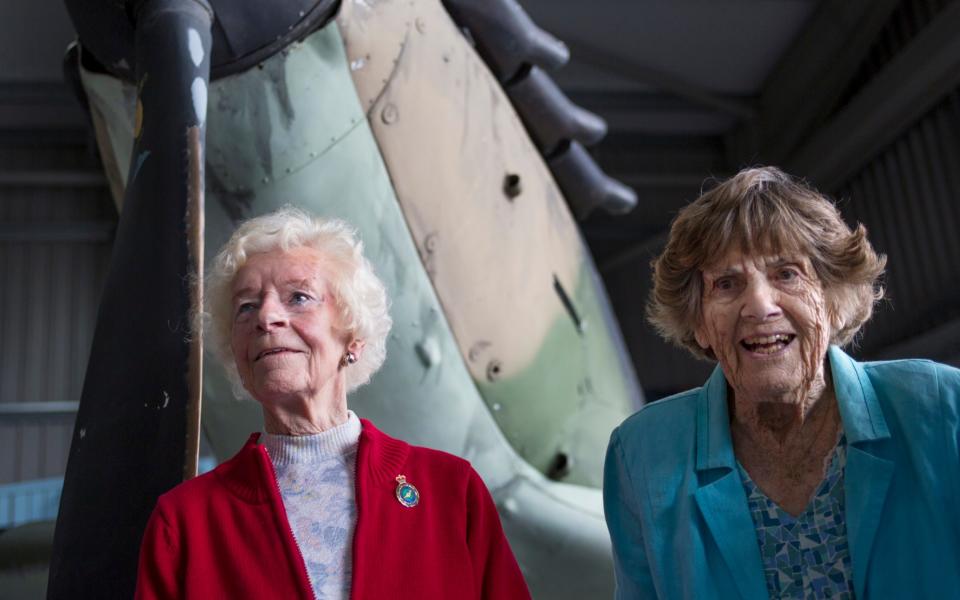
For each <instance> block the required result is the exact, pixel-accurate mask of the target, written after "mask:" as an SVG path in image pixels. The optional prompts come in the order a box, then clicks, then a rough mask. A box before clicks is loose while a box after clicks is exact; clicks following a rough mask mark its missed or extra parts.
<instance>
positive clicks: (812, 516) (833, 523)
mask: <svg viewBox="0 0 960 600" xmlns="http://www.w3.org/2000/svg"><path fill="white" fill-rule="evenodd" d="M846 459H847V442H846V438H845V437H844V436H841V437H840V441H839V443H838V444H837V447H836V448H835V449H834V451H833V456H832V458H831V459H830V466H829V467H828V468H827V476H826V477H825V478H824V480H823V482H822V483H821V484H820V487H819V488H817V492H816V494H815V495H814V497H813V499H812V500H811V501H810V504H808V505H807V508H806V510H805V511H804V512H803V514H801V515H799V516H797V517H794V516H793V515H791V514H790V513H788V512H785V511H784V510H783V509H782V508H780V507H779V506H778V505H777V504H776V503H775V502H774V501H773V500H771V499H770V498H767V496H766V494H764V493H763V492H762V491H761V490H760V488H758V487H757V486H756V484H755V483H754V482H753V480H752V479H750V476H749V475H748V474H747V471H746V469H744V468H743V465H741V464H740V463H739V462H738V463H737V467H738V468H739V470H740V478H741V480H742V481H743V487H744V489H745V490H746V492H747V504H748V505H749V507H750V515H751V516H752V517H753V525H754V527H755V528H756V531H757V541H758V542H759V544H760V557H761V558H762V560H763V567H764V575H765V577H766V580H767V591H768V592H769V593H770V597H771V598H790V599H793V598H799V599H810V598H816V599H819V598H844V599H847V598H850V599H852V598H853V597H854V594H853V572H852V570H851V563H850V546H849V544H847V525H846V511H845V509H844V495H843V473H844V467H845V466H846Z"/></svg>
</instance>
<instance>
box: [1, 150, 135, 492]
mask: <svg viewBox="0 0 960 600" xmlns="http://www.w3.org/2000/svg"><path fill="white" fill-rule="evenodd" d="M18 137H19V138H20V139H19V140H15V141H14V142H12V143H11V142H9V141H6V142H5V143H3V144H2V145H0V165H2V167H0V168H2V169H3V170H2V171H0V484H3V483H9V482H16V481H25V480H34V479H42V478H48V477H56V476H62V474H63V472H64V469H65V467H66V458H67V453H68V451H69V446H70V439H71V436H72V433H73V420H74V414H73V413H74V412H75V410H73V409H72V406H71V405H70V404H69V403H76V402H78V401H79V400H80V391H81V386H82V384H83V376H84V370H85V368H86V364H87V356H88V354H89V350H90V343H91V341H92V336H93V327H94V322H95V318H96V312H97V305H98V298H99V292H100V289H101V287H102V282H103V277H104V275H105V272H106V267H107V264H108V261H109V255H110V242H111V240H112V237H113V227H114V226H115V223H116V218H117V217H116V210H115V209H114V207H113V204H112V201H111V199H110V196H109V192H108V190H107V188H106V185H105V183H104V181H103V177H102V176H101V175H99V173H98V172H97V171H95V170H94V169H95V168H96V161H95V160H92V159H91V157H90V156H89V155H88V154H87V151H86V150H85V147H84V145H83V143H82V142H83V140H82V139H81V140H79V142H80V143H76V142H77V141H78V140H74V142H75V143H73V144H70V143H68V144H64V143H63V139H62V138H61V139H60V140H59V142H56V143H52V144H49V145H47V144H43V143H40V142H38V141H37V140H36V139H34V140H33V141H32V142H31V143H23V138H24V137H25V136H23V135H21V136H18ZM68 137H69V136H68ZM64 403H67V404H64Z"/></svg>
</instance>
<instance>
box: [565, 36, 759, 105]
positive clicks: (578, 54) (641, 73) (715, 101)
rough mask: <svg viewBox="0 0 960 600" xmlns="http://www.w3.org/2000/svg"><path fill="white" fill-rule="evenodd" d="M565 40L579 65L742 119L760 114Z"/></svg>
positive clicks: (589, 45) (590, 46)
mask: <svg viewBox="0 0 960 600" xmlns="http://www.w3.org/2000/svg"><path fill="white" fill-rule="evenodd" d="M565 37H566V39H565V40H564V42H566V44H567V45H568V46H569V47H570V55H571V57H573V59H574V60H576V61H578V62H584V63H587V64H590V65H593V66H594V67H598V68H600V69H603V70H604V71H607V72H609V73H612V74H614V75H618V76H620V77H623V78H625V79H628V80H631V81H635V82H637V83H641V84H643V85H647V86H650V87H652V88H654V89H657V90H660V91H662V92H668V93H670V94H672V95H674V96H677V97H678V98H683V99H685V100H689V101H690V102H692V103H695V104H697V105H699V106H703V107H707V108H710V109H713V110H715V111H719V112H722V113H726V114H730V115H733V116H735V117H737V118H740V119H751V118H753V117H754V116H755V114H756V113H755V111H754V109H753V106H752V105H751V104H750V103H748V102H744V101H743V100H740V99H737V98H730V97H727V96H723V95H720V94H716V93H714V92H712V91H710V90H707V89H705V88H703V87H701V86H699V85H697V84H694V83H690V82H689V81H684V80H683V79H682V78H680V77H677V76H676V75H671V74H670V73H667V72H665V71H661V70H659V69H656V68H654V67H650V66H647V65H644V64H642V63H639V62H637V61H634V60H630V59H628V58H624V57H623V56H620V55H617V54H614V53H613V52H610V51H607V50H604V49H603V48H600V47H599V46H597V45H595V44H592V43H589V42H586V41H583V40H578V39H572V38H570V37H569V36H565Z"/></svg>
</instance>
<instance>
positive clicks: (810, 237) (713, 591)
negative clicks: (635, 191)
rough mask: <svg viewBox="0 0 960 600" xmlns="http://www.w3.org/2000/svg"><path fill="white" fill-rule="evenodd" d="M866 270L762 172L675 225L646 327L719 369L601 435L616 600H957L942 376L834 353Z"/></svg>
mask: <svg viewBox="0 0 960 600" xmlns="http://www.w3.org/2000/svg"><path fill="white" fill-rule="evenodd" d="M884 263H885V258H884V257H883V256H878V255H877V254H876V253H875V252H874V251H873V249H872V248H871V246H870V243H869V242H868V241H867V239H866V231H865V230H864V228H863V226H862V225H860V226H858V227H857V228H856V229H854V230H851V229H850V228H849V227H847V225H846V224H845V223H844V222H843V220H842V219H841V217H840V215H839V213H838V211H837V210H836V208H835V207H834V206H833V204H831V203H830V202H829V201H828V200H827V199H825V198H824V197H823V196H821V195H820V194H818V193H816V192H815V191H813V190H812V189H810V188H809V187H807V186H806V185H804V184H802V183H800V182H797V181H795V180H793V179H791V178H790V177H789V176H787V175H785V174H784V173H782V172H781V171H778V170H777V169H773V168H761V169H750V170H746V171H743V172H741V173H739V174H738V175H736V176H735V177H733V178H731V179H730V180H728V181H726V182H724V183H722V184H720V185H718V186H717V187H715V188H714V189H712V190H711V191H709V192H707V193H705V194H704V195H702V196H701V197H700V198H699V199H698V200H696V201H695V202H694V203H693V204H691V205H690V206H688V207H686V208H685V209H684V210H683V211H681V212H680V214H679V215H678V216H677V218H676V220H675V221H674V223H673V225H672V228H671V231H670V239H669V241H668V243H667V246H666V249H665V250H664V252H663V254H662V255H661V256H660V257H659V258H658V259H657V260H655V261H654V291H653V295H652V299H651V301H650V304H649V306H648V314H649V316H650V319H651V321H652V322H653V324H654V325H655V326H656V327H657V328H658V330H659V331H660V332H661V333H662V334H663V335H664V336H665V337H666V338H667V339H669V340H671V341H673V342H675V343H677V344H679V345H681V346H683V347H685V348H687V349H689V350H690V351H691V352H693V354H695V355H696V356H698V357H701V358H706V359H710V360H716V361H718V363H719V365H718V367H717V368H716V369H715V370H714V372H713V375H711V376H710V378H709V379H708V380H707V382H706V384H705V385H704V386H703V387H702V388H698V389H695V390H691V391H689V392H685V393H682V394H678V395H676V396H672V397H670V398H666V399H664V400H661V401H659V402H655V403H653V404H650V405H648V406H646V407H645V408H644V409H643V410H641V411H640V412H638V413H637V414H635V415H633V416H632V417H630V418H629V419H627V420H626V421H625V422H624V423H623V424H622V425H621V426H620V427H619V428H617V429H616V430H615V431H614V432H613V436H612V437H611V440H610V447H609V449H608V453H607V461H606V467H605V478H604V505H605V509H606V518H607V524H608V527H609V529H610V536H611V538H612V540H613V551H614V562H615V570H616V577H617V598H670V599H674V598H697V599H698V600H699V599H705V598H723V599H728V598H747V599H754V598H756V599H760V598H768V597H769V598H861V599H862V598H946V597H958V594H960V452H958V445H960V371H958V370H957V369H954V368H951V367H948V366H945V365H940V364H936V363H933V362H929V361H921V360H902V361H893V362H878V363H859V362H857V361H855V360H853V359H851V358H850V357H849V356H847V355H846V354H845V353H844V352H843V350H841V349H840V347H841V346H843V345H845V344H848V343H850V341H851V340H852V339H853V337H854V335H855V334H856V333H857V331H858V330H859V329H860V327H861V325H863V323H864V322H865V321H867V319H869V317H870V315H871V312H872V308H873V304H874V303H875V302H876V301H877V300H878V299H879V298H880V297H881V295H882V289H881V288H880V286H879V285H878V282H877V281H878V278H879V276H880V275H881V273H882V271H883V267H884ZM901 309H902V310H909V307H902V308H901Z"/></svg>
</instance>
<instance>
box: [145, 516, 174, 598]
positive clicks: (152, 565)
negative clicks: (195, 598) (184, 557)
mask: <svg viewBox="0 0 960 600" xmlns="http://www.w3.org/2000/svg"><path fill="white" fill-rule="evenodd" d="M181 564H182V562H181V557H180V552H179V550H178V548H177V544H176V543H175V539H174V536H173V533H172V531H171V527H170V525H169V524H168V522H167V520H166V519H165V518H164V515H163V510H162V508H161V505H160V504H157V507H156V508H155V509H154V510H153V514H152V515H150V520H149V521H147V529H146V531H145V532H144V534H143V543H142V544H141V545H140V561H139V564H138V567H137V591H136V595H135V598H136V600H160V599H164V600H166V599H172V598H183V597H184V590H182V589H181V582H182V581H183V576H182V573H181V572H180V571H181V567H180V565H181Z"/></svg>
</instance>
